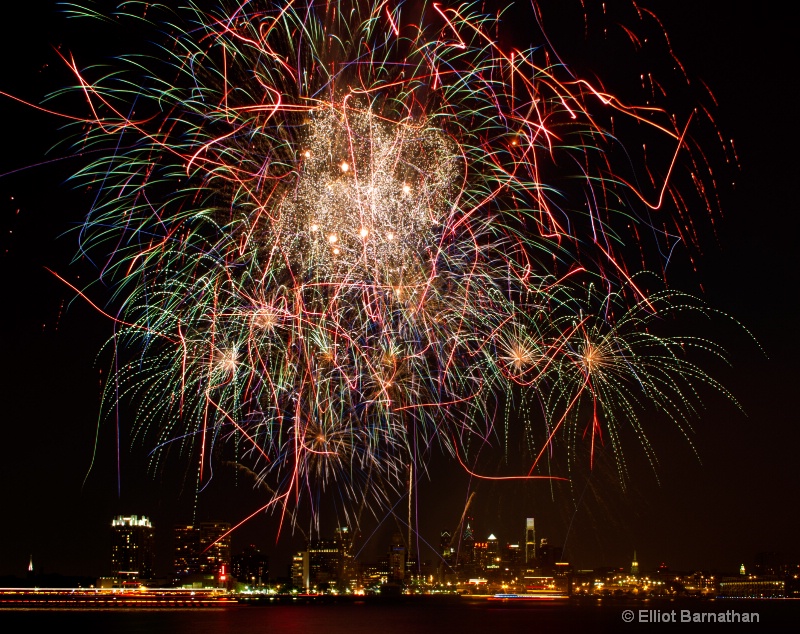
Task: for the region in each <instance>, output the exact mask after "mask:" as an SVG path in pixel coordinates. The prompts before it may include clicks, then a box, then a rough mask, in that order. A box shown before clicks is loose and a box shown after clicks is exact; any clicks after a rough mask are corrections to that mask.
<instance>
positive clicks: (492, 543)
mask: <svg viewBox="0 0 800 634" xmlns="http://www.w3.org/2000/svg"><path fill="white" fill-rule="evenodd" d="M484 568H485V569H486V570H499V569H500V544H499V542H498V541H497V537H495V536H494V534H492V535H489V537H487V538H486V564H485V566H484Z"/></svg>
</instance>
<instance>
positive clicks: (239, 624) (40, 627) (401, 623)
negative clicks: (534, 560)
mask: <svg viewBox="0 0 800 634" xmlns="http://www.w3.org/2000/svg"><path fill="white" fill-rule="evenodd" d="M628 609H630V610H633V611H634V613H635V614H637V615H638V613H639V610H642V609H646V610H648V611H658V612H660V613H662V614H668V613H670V612H672V611H673V610H675V611H676V613H677V614H678V615H680V614H681V610H689V611H691V612H692V613H695V612H703V613H711V612H713V613H720V612H728V613H730V612H731V611H733V612H739V613H744V612H747V613H748V614H751V613H757V614H758V615H759V622H758V623H756V624H751V623H733V624H730V623H726V624H721V623H717V624H715V625H714V624H712V625H709V624H708V623H705V624H693V623H681V622H677V623H670V622H666V623H664V622H660V623H653V622H650V623H639V622H636V619H634V622H633V623H626V622H624V621H623V612H624V611H625V610H628ZM651 613H652V612H651ZM678 618H680V617H678ZM799 624H800V601H795V600H783V601H781V600H765V601H755V600H753V601H746V600H745V601H732V600H717V601H707V600H688V601H687V600H675V601H668V600H660V601H649V602H625V601H598V600H595V599H592V600H570V601H564V602H544V603H529V602H526V603H490V602H487V601H486V600H464V601H461V602H459V603H457V604H434V603H415V604H402V603H396V604H391V603H383V604H371V603H363V604H358V603H356V604H344V605H305V606H293V605H277V606H265V607H251V606H241V605H233V606H229V607H225V608H202V609H179V608H173V609H169V608H167V609H164V608H162V609H150V610H139V609H124V608H123V609H119V608H117V609H114V608H109V609H101V610H83V609H71V610H61V609H34V610H25V609H11V610H0V630H2V631H4V632H24V631H28V632H65V631H66V632H70V631H74V632H80V633H81V634H85V633H94V632H103V633H104V634H105V633H109V634H139V633H141V634H259V633H262V632H263V633H264V634H267V633H269V634H294V633H297V634H301V633H302V634H306V633H309V632H314V633H316V632H319V633H320V634H400V633H403V634H410V633H412V632H413V633H417V632H420V633H423V634H429V633H430V634H433V633H436V634H468V633H471V632H480V633H482V634H484V633H485V634H503V633H505V632H512V633H514V634H528V633H531V634H556V633H557V634H572V633H578V632H580V633H581V634H590V633H591V634H595V633H598V632H623V633H624V632H634V631H637V632H664V631H680V632H687V631H689V630H692V631H700V630H706V631H707V630H708V628H712V629H713V630H714V631H718V632H726V633H727V632H730V633H733V632H752V633H753V634H755V633H757V632H759V633H760V632H795V631H799V630H800V627H798V625H799Z"/></svg>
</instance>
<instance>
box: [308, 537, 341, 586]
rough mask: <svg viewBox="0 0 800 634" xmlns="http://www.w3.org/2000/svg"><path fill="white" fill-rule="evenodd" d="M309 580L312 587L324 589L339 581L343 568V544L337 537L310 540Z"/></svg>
mask: <svg viewBox="0 0 800 634" xmlns="http://www.w3.org/2000/svg"><path fill="white" fill-rule="evenodd" d="M306 550H307V552H308V581H307V586H308V587H309V588H310V589H312V590H313V589H317V590H324V589H326V588H327V589H330V588H332V587H335V586H336V585H338V583H339V575H340V573H341V569H342V545H341V543H340V542H339V541H337V540H335V539H332V540H331V539H312V540H311V541H309V542H308V548H307V549H306Z"/></svg>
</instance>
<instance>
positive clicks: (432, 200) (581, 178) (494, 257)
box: [68, 1, 722, 513]
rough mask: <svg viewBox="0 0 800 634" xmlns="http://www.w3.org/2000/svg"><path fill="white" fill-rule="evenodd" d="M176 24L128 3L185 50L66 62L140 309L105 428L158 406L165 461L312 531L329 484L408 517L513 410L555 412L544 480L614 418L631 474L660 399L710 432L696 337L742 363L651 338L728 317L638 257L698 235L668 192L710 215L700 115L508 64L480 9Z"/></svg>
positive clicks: (542, 56) (113, 250) (312, 6)
mask: <svg viewBox="0 0 800 634" xmlns="http://www.w3.org/2000/svg"><path fill="white" fill-rule="evenodd" d="M161 10H162V11H164V13H163V14H161V15H156V13H158V11H159V9H158V8H157V7H148V5H147V4H142V3H135V2H126V3H122V4H121V5H120V12H121V14H125V15H123V17H125V18H126V19H143V20H146V24H150V25H155V27H156V29H157V30H161V31H162V37H163V39H164V40H165V41H166V44H165V45H164V47H163V49H162V50H161V51H160V54H159V55H158V56H152V57H129V58H123V59H120V60H118V61H117V62H116V63H115V64H116V68H115V69H114V70H113V71H112V72H109V73H108V74H106V75H105V76H97V75H98V71H97V70H96V69H89V70H87V71H81V70H79V68H78V66H77V65H76V64H75V63H74V62H72V61H71V60H70V61H68V63H69V64H70V66H71V67H72V69H73V70H74V72H75V75H76V77H77V79H78V81H77V82H76V90H78V91H80V93H81V94H82V95H83V96H84V98H85V102H86V104H87V106H88V110H87V111H88V112H89V113H91V116H90V117H88V118H86V119H85V120H82V121H80V122H79V123H78V124H76V125H80V126H81V128H80V130H79V131H78V132H77V137H76V138H77V141H76V147H79V148H80V149H81V151H84V152H88V153H89V154H90V155H91V156H94V157H95V159H94V160H93V162H91V163H90V164H88V165H86V166H85V167H84V168H83V169H82V170H80V171H79V172H78V173H77V174H76V175H75V180H76V182H77V183H82V184H87V185H91V186H93V187H95V188H97V187H99V188H100V191H99V193H98V194H97V199H96V202H95V204H94V206H93V207H92V209H91V211H90V213H89V214H88V216H87V219H86V222H85V225H84V227H83V229H82V232H81V249H82V251H83V252H85V253H88V254H89V255H90V256H91V257H93V258H94V261H95V262H97V264H98V270H99V272H100V273H99V277H100V279H102V280H103V281H104V282H106V283H109V284H111V285H113V286H114V288H115V289H116V294H115V302H116V305H115V309H116V310H117V311H118V312H117V318H116V332H115V335H114V339H113V342H112V343H113V349H114V351H115V356H116V358H115V362H114V364H115V367H118V368H119V370H118V372H117V373H116V375H115V376H113V377H112V379H111V380H110V381H109V383H108V386H107V391H106V395H105V407H107V408H109V409H111V408H113V407H114V406H115V405H116V404H117V403H118V402H120V401H124V402H126V403H128V402H132V403H136V406H137V408H138V411H139V417H138V420H137V425H138V429H139V432H140V434H139V435H140V436H141V437H144V438H146V439H148V442H150V443H152V445H153V446H154V447H156V448H157V449H158V451H155V452H154V453H153V456H154V460H155V461H156V462H157V461H158V460H160V459H161V458H162V457H163V456H165V455H166V454H167V453H168V452H169V451H171V450H173V449H176V450H179V451H180V453H181V454H182V455H183V456H184V457H186V458H189V459H192V460H194V461H196V464H197V466H198V477H199V479H200V481H203V480H204V479H205V478H207V477H208V467H207V465H208V463H209V461H210V460H212V459H215V458H216V457H219V456H222V455H225V456H227V457H228V458H230V455H231V454H234V456H233V459H234V460H235V461H236V462H237V463H240V464H247V465H248V467H249V468H251V469H252V471H254V472H255V473H257V474H258V477H259V479H260V480H261V481H262V482H263V483H264V484H265V490H269V491H270V492H271V496H272V497H271V498H269V499H268V500H267V501H266V504H265V507H264V508H269V507H272V508H281V509H282V510H283V511H288V512H289V513H292V512H293V511H294V509H297V508H299V507H302V506H303V505H312V506H313V504H314V503H315V495H316V493H315V492H316V491H319V490H320V489H323V490H325V491H326V492H330V494H332V495H338V496H339V497H340V498H341V500H342V501H343V502H344V504H343V508H345V509H354V508H361V507H363V505H364V504H367V505H374V504H377V505H381V504H384V503H388V502H389V501H390V500H391V499H392V497H393V496H395V495H399V493H398V492H399V491H401V490H402V489H403V488H404V482H405V478H406V477H407V474H408V467H407V465H409V464H413V465H415V469H418V468H423V469H424V461H425V457H427V456H430V455H431V453H432V452H434V451H440V450H441V451H443V452H444V453H446V454H450V455H451V456H454V457H457V458H458V460H459V461H461V462H462V464H465V465H466V464H469V463H470V460H471V457H472V456H473V453H474V452H473V449H472V448H473V446H474V445H476V444H484V443H486V442H490V443H493V444H495V445H496V446H501V445H502V443H501V442H500V440H499V435H502V433H503V429H504V425H513V424H520V425H522V424H528V425H534V424H535V423H534V422H533V421H534V420H535V416H533V415H529V414H524V413H517V414H515V415H514V416H510V417H508V419H507V420H505V421H498V420H495V414H494V412H496V411H501V410H502V407H501V406H502V404H503V403H506V405H508V403H510V402H512V401H516V402H517V404H518V405H519V404H521V407H522V408H523V409H526V408H527V409H536V407H535V406H534V404H536V403H541V409H542V410H543V411H544V413H545V415H546V420H544V421H543V423H544V425H545V429H546V430H547V435H546V436H547V439H546V441H545V442H544V444H540V445H539V446H535V447H534V448H533V451H532V455H531V469H530V472H529V473H528V474H527V476H526V475H525V474H521V475H522V476H523V477H531V478H535V477H549V476H546V475H544V474H543V473H542V472H541V470H540V469H539V458H538V457H537V454H538V456H539V457H541V456H542V453H543V452H545V451H546V450H547V449H548V448H552V447H553V446H554V442H555V439H556V438H557V437H559V436H561V435H563V436H565V437H566V438H569V439H571V440H570V442H571V443H578V442H581V429H582V428H583V426H585V425H587V410H591V412H590V414H589V417H588V429H590V430H591V439H592V440H591V442H592V443H594V442H601V441H602V439H603V438H604V436H608V437H610V439H611V442H612V444H613V445H614V448H615V449H616V450H618V451H617V452H616V455H617V456H618V457H617V460H618V464H619V466H620V473H621V474H622V475H623V477H624V459H623V457H622V452H621V451H619V447H618V445H619V434H620V430H621V429H623V428H625V427H626V426H627V427H632V428H633V429H634V430H635V431H636V433H637V434H638V435H639V436H640V438H641V439H642V442H643V444H644V446H645V448H646V450H647V451H648V452H652V450H651V449H650V447H649V444H648V443H647V440H646V433H645V431H646V430H645V429H644V427H643V426H642V425H641V424H640V423H639V421H638V418H637V412H638V411H639V409H640V406H641V405H642V404H643V403H648V402H655V403H656V404H658V405H660V406H663V407H664V409H665V410H666V411H667V413H668V414H669V415H670V416H671V417H672V418H673V419H674V420H675V421H676V422H678V423H679V424H684V422H685V421H686V416H687V415H688V414H690V413H691V412H692V407H693V403H694V396H693V388H692V386H693V385H696V384H697V383H706V384H709V385H712V386H714V387H718V388H719V386H718V385H717V384H716V383H715V382H714V381H713V380H712V379H710V378H709V377H707V376H706V375H705V374H704V373H703V372H702V370H700V369H699V368H698V367H697V366H696V365H694V363H693V362H691V361H690V360H688V359H687V357H686V356H685V345H686V344H687V342H688V343H691V342H692V341H696V343H698V345H699V346H700V347H706V348H711V349H712V350H713V351H714V352H718V353H721V351H719V350H717V349H716V348H715V347H714V346H713V345H712V344H710V343H707V342H703V341H702V340H690V339H682V338H672V337H669V336H667V337H663V336H657V335H655V334H653V333H652V332H651V331H650V329H651V327H652V325H653V324H654V322H657V321H659V320H664V319H665V318H667V317H669V316H670V315H672V314H673V313H674V312H675V311H676V310H678V309H681V308H684V307H689V306H690V307H692V308H693V309H694V310H704V309H703V308H702V306H701V305H700V304H699V302H697V301H696V300H693V299H691V298H689V297H688V296H685V295H681V294H678V293H675V292H671V291H666V290H661V291H651V290H648V285H645V284H643V283H640V282H639V280H640V279H641V276H638V275H637V274H638V272H639V271H641V270H642V269H644V267H645V266H646V264H645V263H642V259H643V258H644V259H646V258H647V257H648V256H646V255H645V256H639V255H638V254H637V256H636V258H635V259H634V258H629V257H626V256H627V255H628V252H629V251H631V246H633V250H634V251H638V250H640V251H641V252H642V253H643V254H646V253H647V252H649V250H651V249H652V247H654V246H660V247H663V246H669V247H671V245H668V244H667V245H660V244H652V245H651V244H647V243H646V240H644V239H641V238H640V236H641V235H646V234H647V233H648V232H649V233H652V234H654V235H656V236H658V235H662V236H664V240H665V241H668V240H669V239H671V238H672V236H673V235H674V236H677V235H684V234H691V233H692V231H691V229H687V218H686V216H687V208H686V203H684V202H683V201H684V200H685V199H686V196H685V195H683V194H681V195H678V194H677V193H675V191H674V190H673V188H672V187H673V183H672V180H671V176H672V174H673V171H674V168H675V165H676V164H681V163H680V161H679V160H678V159H682V158H686V159H687V160H686V161H685V162H686V164H687V165H688V168H687V169H688V170H690V171H691V175H690V176H691V179H689V180H688V182H690V183H693V187H695V188H696V189H697V190H698V191H699V192H700V194H701V196H699V197H698V200H703V197H704V196H706V194H705V191H706V190H705V188H706V187H707V186H706V185H705V183H706V181H707V180H708V179H707V176H708V174H707V173H704V172H703V169H702V165H703V163H702V161H700V160H699V156H700V155H699V154H696V153H694V152H693V150H692V146H691V142H690V140H689V137H688V136H687V135H686V130H687V125H688V122H687V121H682V122H678V121H677V120H676V119H673V118H672V117H670V116H669V115H668V113H666V112H665V111H662V110H658V109H656V108H654V107H652V106H647V107H643V108H638V107H630V106H626V105H624V104H622V103H621V102H620V101H619V100H618V99H616V98H615V97H613V96H611V95H609V94H607V93H606V92H605V91H603V90H602V89H601V88H599V87H596V86H594V85H593V84H591V83H590V82H587V81H584V80H582V79H579V78H575V77H574V76H573V75H571V74H570V73H569V72H568V70H567V69H565V68H564V67H563V66H560V65H554V64H552V63H551V59H550V57H549V52H548V51H547V49H546V48H531V49H524V50H520V49H508V50H505V49H503V48H501V47H500V45H498V44H497V43H496V38H495V37H494V35H493V34H494V33H495V32H496V31H497V29H502V28H503V22H502V18H500V17H498V16H497V15H486V14H484V13H483V12H482V11H483V9H482V5H477V4H475V5H459V6H458V7H457V8H452V7H446V6H444V5H442V4H438V3H433V4H430V5H417V6H415V7H411V6H406V5H404V4H403V3H399V2H397V3H395V2H375V3H369V2H352V3H348V2H327V3H326V2H305V1H303V2H266V1H264V2H260V1H253V2H242V3H240V4H234V3H231V4H226V5H223V6H218V7H216V8H212V9H210V10H208V11H204V10H201V9H200V7H199V6H198V5H197V4H196V3H194V2H189V3H188V4H187V6H186V7H185V8H182V9H179V10H177V11H176V12H175V13H174V14H173V13H167V12H166V9H161ZM73 11H74V12H76V13H81V12H82V10H80V9H73ZM537 44H538V43H537ZM614 117H617V119H618V120H623V121H624V120H626V119H627V120H631V121H635V122H637V124H638V125H639V126H640V127H642V128H643V129H645V130H648V131H650V132H654V133H657V134H658V135H659V136H660V137H661V138H662V140H663V143H664V145H665V147H668V148H669V150H668V151H669V153H670V156H673V161H672V164H671V165H670V166H669V169H668V170H667V171H664V172H663V173H662V174H661V175H660V176H658V175H656V176H653V173H652V172H650V171H647V170H648V169H649V168H648V167H643V170H642V173H643V174H647V176H648V179H649V181H650V182H651V185H652V186H648V188H647V190H646V191H640V190H638V189H637V188H636V187H634V186H633V185H631V184H629V183H633V182H636V180H635V178H634V177H632V176H630V175H628V163H629V162H628V159H627V157H628V155H627V154H626V153H625V152H624V151H623V150H624V148H623V146H622V145H621V144H620V142H619V141H618V140H617V139H616V137H615V134H613V131H612V130H611V128H610V125H611V121H613V119H614ZM603 122H608V125H607V124H606V123H603ZM617 160H619V161H620V162H622V163H623V164H624V165H625V167H624V169H623V170H621V171H615V165H614V161H617ZM645 182H647V180H645ZM659 197H660V200H659V203H658V205H652V206H648V203H647V201H652V200H658V199H659ZM661 201H664V203H663V205H662V204H661ZM670 205H672V206H671V207H670ZM655 206H659V207H660V211H659V214H660V218H659V228H658V230H657V231H654V230H653V229H654V227H653V226H652V224H651V221H650V220H649V216H648V213H649V211H650V210H651V209H652V208H655ZM671 212H672V213H673V219H671V220H668V218H669V214H670V213H671ZM666 250H667V249H664V251H666ZM656 252H657V249H656ZM635 262H639V264H638V265H636V264H635ZM656 264H658V260H656ZM650 286H652V284H651V285H650ZM579 298H584V299H579ZM719 389H722V388H719ZM585 402H586V403H590V404H591V407H588V408H587V406H585V404H584V403H585ZM524 421H529V422H527V423H525V422H524ZM501 423H502V424H501ZM560 475H562V476H567V475H568V474H560Z"/></svg>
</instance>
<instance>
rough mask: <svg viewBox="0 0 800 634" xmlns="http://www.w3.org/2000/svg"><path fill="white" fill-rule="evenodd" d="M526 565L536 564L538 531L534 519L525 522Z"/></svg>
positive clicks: (530, 518)
mask: <svg viewBox="0 0 800 634" xmlns="http://www.w3.org/2000/svg"><path fill="white" fill-rule="evenodd" d="M525 563H526V564H530V565H532V564H534V563H536V529H535V528H534V525H533V518H532V517H529V518H527V519H526V520H525Z"/></svg>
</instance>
